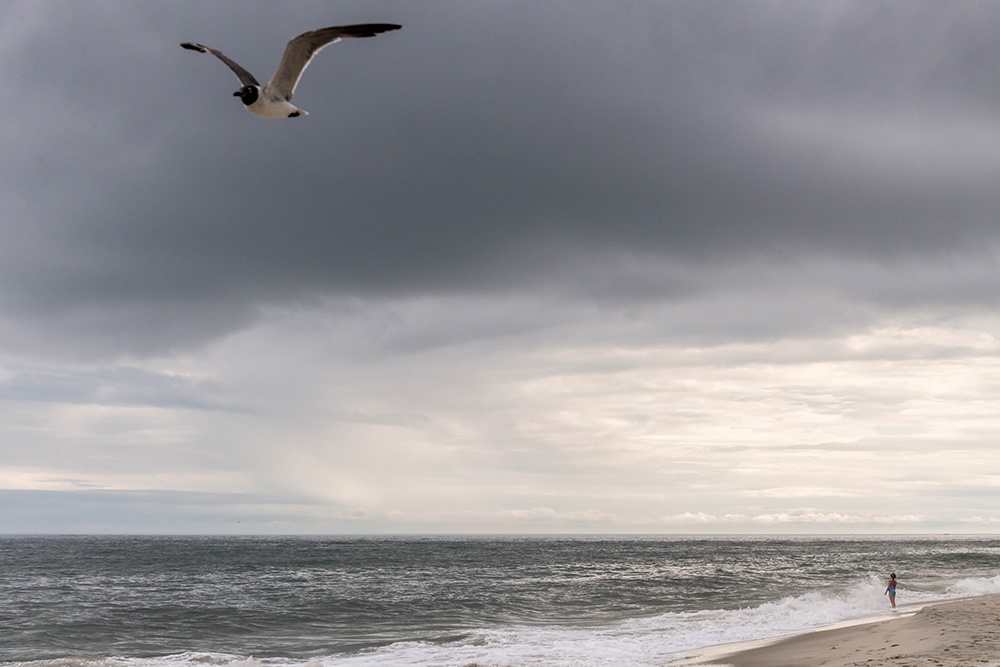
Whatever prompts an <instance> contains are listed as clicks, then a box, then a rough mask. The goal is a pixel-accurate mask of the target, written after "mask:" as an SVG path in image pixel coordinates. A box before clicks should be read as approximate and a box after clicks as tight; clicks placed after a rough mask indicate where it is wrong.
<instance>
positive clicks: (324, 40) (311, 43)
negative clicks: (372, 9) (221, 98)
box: [181, 23, 402, 118]
mask: <svg viewBox="0 0 1000 667" xmlns="http://www.w3.org/2000/svg"><path fill="white" fill-rule="evenodd" d="M401 27H402V26H398V25H395V24H392V23H364V24H361V25H339V26H332V27H330V28H320V29H319V30H311V31H309V32H304V33H302V34H301V35H299V36H298V37H295V38H294V39H292V40H290V41H289V42H288V45H287V46H286V47H285V53H284V55H282V56H281V62H280V63H278V69H277V71H275V73H274V76H272V77H271V80H270V81H268V82H267V85H265V86H264V87H263V88H261V85H260V84H259V83H258V82H257V79H255V78H254V76H253V74H251V73H250V72H248V71H246V70H245V69H243V68H242V67H240V66H239V64H237V63H236V62H234V61H233V60H232V59H230V58H228V57H227V56H226V55H224V54H223V53H222V52H221V51H216V50H215V49H212V48H209V47H207V46H203V45H201V44H192V43H191V42H184V43H183V44H181V46H183V47H184V48H185V49H191V50H192V51H198V52H199V53H211V54H212V55H213V56H215V57H216V58H218V59H219V60H221V61H222V62H224V63H226V65H227V66H228V67H229V69H231V70H233V72H235V73H236V76H237V77H239V80H240V84H242V87H241V88H240V89H239V90H237V91H236V92H235V93H233V96H234V97H239V98H240V99H241V100H243V106H245V107H246V108H247V111H249V112H250V113H252V114H253V115H255V116H260V117H261V118H297V117H298V116H308V115H309V112H308V111H303V110H302V109H299V108H298V107H296V106H295V105H294V104H292V95H293V94H294V93H295V86H297V85H298V83H299V79H300V78H302V72H304V71H305V69H306V67H308V66H309V63H310V62H311V61H312V59H313V56H315V55H316V54H317V53H319V52H320V51H321V50H322V49H324V48H325V47H327V46H329V45H330V44H333V43H334V42H339V41H340V39H341V38H342V37H374V36H375V35H378V34H379V33H383V32H388V31H390V30H399V29H400V28H401Z"/></svg>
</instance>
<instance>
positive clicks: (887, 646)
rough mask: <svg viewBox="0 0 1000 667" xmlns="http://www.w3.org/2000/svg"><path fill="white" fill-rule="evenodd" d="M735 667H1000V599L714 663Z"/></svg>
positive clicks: (954, 605) (802, 638) (939, 607)
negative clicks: (975, 666)
mask: <svg viewBox="0 0 1000 667" xmlns="http://www.w3.org/2000/svg"><path fill="white" fill-rule="evenodd" d="M702 664H706V665H717V666H719V665H728V666H730V667H875V666H878V667H882V666H885V667H971V666H974V665H981V666H984V667H1000V595H987V596H983V597H972V598H964V599H961V600H956V601H952V602H943V603H938V604H933V605H929V606H926V607H924V608H922V609H920V610H918V611H917V612H916V613H913V614H903V613H901V614H900V617H899V618H892V619H888V620H884V621H878V622H874V623H866V624H863V625H854V626H849V627H843V628H837V629H832V630H820V631H816V632H808V633H805V634H801V635H796V636H794V637H789V638H787V639H782V640H779V641H777V642H774V643H771V644H767V645H765V646H760V647H756V648H751V649H748V650H743V651H739V652H737V653H732V654H729V655H726V656H725V657H722V658H715V659H713V661H712V662H707V663H702Z"/></svg>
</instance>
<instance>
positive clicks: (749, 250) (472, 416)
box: [0, 1, 1000, 532]
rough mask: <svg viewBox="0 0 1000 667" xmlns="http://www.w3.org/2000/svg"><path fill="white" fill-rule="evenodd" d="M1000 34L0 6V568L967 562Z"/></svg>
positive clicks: (984, 348) (856, 12)
mask: <svg viewBox="0 0 1000 667" xmlns="http://www.w3.org/2000/svg"><path fill="white" fill-rule="evenodd" d="M383 21H386V22H396V23H401V24H403V26H404V27H403V30H401V31H399V32H394V33H392V34H388V35H383V36H380V37H378V38H374V39H366V40H345V42H343V43H340V44H336V45H334V46H332V47H330V48H329V49H327V50H325V51H324V52H323V53H321V54H320V55H319V56H318V57H317V58H316V60H315V61H314V63H313V64H312V66H311V67H310V68H309V70H308V71H307V73H306V74H305V76H304V78H303V80H302V83H301V85H300V87H299V90H298V91H297V93H296V98H295V101H296V104H298V105H299V106H301V107H303V108H305V109H307V110H309V111H310V112H311V115H310V116H309V117H308V118H301V119H295V120H291V121H281V122H264V121H260V120H259V119H256V118H254V117H252V116H250V115H249V114H247V113H246V112H245V111H243V110H242V109H241V108H240V103H239V101H238V100H237V99H236V98H233V97H232V96H231V92H232V90H235V87H236V82H235V78H234V77H233V76H232V73H231V72H229V71H228V70H227V69H226V68H225V67H224V66H222V65H221V63H219V62H218V61H216V60H215V59H214V58H206V57H204V56H200V55H199V54H195V53H192V52H188V51H184V50H182V49H180V48H179V47H178V43H179V42H181V41H188V40H191V41H197V42H201V43H205V44H208V45H210V46H213V47H215V48H218V49H220V50H222V51H223V52H225V53H226V54H227V55H229V56H230V57H232V58H234V59H235V60H237V61H238V62H240V63H241V64H242V65H244V66H245V67H247V68H248V69H250V70H251V71H253V72H254V73H255V74H256V75H257V76H258V78H259V79H261V80H265V79H266V78H267V77H269V76H270V73H271V71H273V68H274V65H275V63H276V62H277V59H278V57H279V56H280V53H281V49H282V48H283V44H284V41H285V40H287V39H288V38H289V37H291V36H293V35H295V34H296V33H298V32H301V31H303V30H306V29H310V28H315V27H318V26H320V25H327V24H331V23H333V24H337V23H354V22H383ZM998 22H1000V10H998V9H997V8H995V7H992V6H990V5H986V4H979V3H962V4H958V5H941V4H940V3H933V2H906V3H904V2H899V1H897V2H857V3H828V4H819V5H802V4H801V3H782V2H778V3H768V4H749V5H744V4H722V3H705V2H673V3H668V4H662V3H650V2H626V3H616V4H615V5H613V6H611V5H606V4H604V3H593V4H584V5H581V4H579V3H568V2H567V3H560V2H550V3H544V4H542V5H538V4H532V3H513V4H510V3H505V4H500V5H482V6H481V5H469V6H464V5H463V6H456V5H454V4H451V3H437V2H431V3H423V4H420V5H413V4H410V3H399V2H376V3H366V4H365V5H364V6H363V7H362V6H353V5H346V4H345V5H338V6H333V7H331V6H330V5H329V4H328V3H297V4H295V5H293V6H282V7H278V6H274V7H263V8H258V9H255V10H254V11H253V12H239V11H234V9H233V8H232V7H227V6H222V5H219V6H214V5H207V6H206V5H204V4H201V3H194V2H181V3H176V4H173V5H171V6H170V7H169V8H161V7H157V6H145V5H133V4H129V3H122V2H113V1H107V2H96V1H95V2H91V3H88V4H87V5H86V6H79V7H77V6H74V5H66V4H64V3H47V2H30V3H29V2H13V3H8V4H6V5H5V6H4V7H3V8H2V9H0V26H2V27H0V57H2V58H3V59H4V62H5V63H8V66H7V67H5V70H4V72H3V73H0V80H2V83H3V87H4V90H6V91H8V92H9V94H8V95H6V96H4V98H3V99H2V100H0V148H2V150H3V153H4V155H6V156H9V159H6V160H4V161H2V162H0V175H2V179H0V197H2V201H3V202H4V204H3V212H4V215H3V216H2V219H0V224H2V225H3V231H4V239H5V242H4V244H2V245H0V307H2V310H0V313H2V316H0V410H2V411H3V413H4V419H3V420H2V426H0V432H2V437H0V442H2V443H4V444H0V453H2V458H0V469H2V470H3V474H2V475H0V480H2V484H0V487H2V488H3V489H4V491H3V493H5V494H7V495H9V496H10V497H11V498H18V499H20V500H18V501H17V502H16V503H12V504H11V505H10V507H12V508H15V507H16V508H18V509H10V510H8V511H6V514H3V513H0V530H6V531H8V532H11V531H14V532H33V531H49V530H56V531H62V530H96V531H117V532H136V531H138V532H143V531H144V530H151V531H154V532H188V531H194V532H226V531H230V530H237V531H247V532H253V531H264V532H301V531H305V532H344V531H348V532H378V531H391V532H394V531H403V532H406V531H432V532H439V531H444V532H448V531H463V532H467V531H502V532H547V531H571V532H594V531H616V532H661V531H689V530H690V531H709V532H769V531H772V530H774V531H785V530H791V531H803V530H805V531H819V532H826V531H850V532H856V531H865V530H880V531H881V530H886V529H887V527H888V529H890V530H893V529H898V530H900V531H908V532H914V531H915V532H919V531H921V530H955V529H967V530H995V526H996V524H997V521H998V518H997V514H996V512H995V511H994V510H992V509H991V508H990V505H989V504H988V499H989V497H990V495H991V494H992V493H994V492H995V490H996V486H997V484H998V482H997V480H998V479H1000V477H998V474H1000V459H998V457H997V455H996V454H995V453H994V447H993V443H994V442H995V438H996V435H997V430H998V424H997V422H996V420H995V418H994V417H993V414H992V413H993V412H994V410H992V405H993V402H994V401H995V396H996V389H997V386H996V382H994V381H993V380H992V378H993V377H996V373H995V368H994V367H995V366H996V364H997V353H998V340H997V336H996V332H997V330H998V329H997V324H998V311H997V305H998V304H997V299H998V297H997V295H998V294H1000V289H998V288H1000V284H998V282H1000V281H998V272H997V247H998V246H997V240H998V227H997V224H996V212H997V210H1000V195H998V192H1000V190H998V188H997V187H996V183H997V182H998V181H1000V153H998V152H997V151H996V150H995V147H994V142H993V141H991V140H992V138H993V136H994V134H995V133H996V132H997V131H998V130H1000V114H998V112H997V109H1000V99H998V97H1000V92H998V88H997V87H996V86H995V85H994V81H993V78H994V77H993V73H994V72H995V71H996V70H997V66H998V65H1000V46H997V44H996V40H995V38H994V35H995V32H996V30H995V28H996V26H997V24H998ZM84 500H85V502H82V504H81V505H80V507H84V508H90V509H89V510H86V511H85V510H83V509H81V510H80V512H78V513H74V514H72V515H69V514H64V515H60V514H59V513H58V512H57V511H52V512H49V511H48V510H46V508H49V507H61V506H74V504H75V503H78V502H81V501H84ZM59 516H64V517H68V518H63V519H60V518H58V517H59ZM152 517H155V518H156V520H155V521H154V522H153V523H149V521H151V520H152ZM147 520H149V521H147ZM237 521H238V522H239V523H236V522H237ZM146 525H148V526H150V527H147V528H145V529H144V528H143V526H146ZM237 526H238V528H237Z"/></svg>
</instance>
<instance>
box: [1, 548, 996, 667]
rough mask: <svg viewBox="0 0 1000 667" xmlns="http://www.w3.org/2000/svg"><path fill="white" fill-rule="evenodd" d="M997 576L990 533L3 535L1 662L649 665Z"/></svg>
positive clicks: (74, 665)
mask: <svg viewBox="0 0 1000 667" xmlns="http://www.w3.org/2000/svg"><path fill="white" fill-rule="evenodd" d="M890 571H893V572H896V573H897V576H898V578H899V582H900V583H899V594H898V597H897V603H898V604H899V605H900V607H901V609H905V607H906V605H914V604H921V603H926V602H931V601H938V600H944V599H948V598H955V597H962V596H968V595H981V594H988V593H1000V538H998V537H892V538H868V537H797V538H795V537H792V538H789V537H711V538H703V537H572V538H569V537H541V538H540V537H425V538H418V537H350V538H348V537H331V538H316V537H282V538H272V537H266V538H265V537H89V536H88V537H83V536H81V537H0V573H2V575H0V667H8V666H13V665H18V666H23V667H270V666H274V667H286V666H288V667H291V666H295V667H337V666H344V667H348V666H349V667H368V666H375V665H378V666H380V667H387V666H388V667H396V666H403V665H406V666H408V667H410V666H431V665H433V666H435V667H447V666H455V667H468V666H470V665H475V666H477V667H487V666H496V667H500V666H511V667H514V666H517V667H529V666H538V667H543V666H544V667H554V666H570V665H572V666H574V667H576V666H584V667H586V666H591V665H593V666H597V665H602V666H612V665H613V666H615V667H632V666H635V667H640V666H642V667H646V666H652V665H656V666H663V665H669V664H670V663H671V662H674V661H677V660H679V659H681V658H684V657H686V656H690V655H692V653H693V651H694V650H695V649H697V648H699V647H705V646H710V645H716V644H720V643H730V642H740V641H748V640H753V639H760V638H765V637H773V636H779V635H786V634H793V633H797V632H801V631H805V630H809V629H812V628H816V627H820V626H824V625H828V624H832V623H837V622H841V621H849V620H852V619H859V618H878V617H887V616H888V615H889V614H890V613H891V612H890V610H889V605H888V602H887V600H886V598H885V596H884V595H883V591H884V590H885V578H886V577H887V576H888V574H889V572H890Z"/></svg>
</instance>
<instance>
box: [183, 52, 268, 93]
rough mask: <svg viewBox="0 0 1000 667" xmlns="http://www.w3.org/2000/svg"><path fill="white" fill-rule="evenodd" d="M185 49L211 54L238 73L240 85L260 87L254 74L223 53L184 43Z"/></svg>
mask: <svg viewBox="0 0 1000 667" xmlns="http://www.w3.org/2000/svg"><path fill="white" fill-rule="evenodd" d="M181 46H183V47H184V48H185V49H191V50H192V51H197V52H198V53H211V54H212V55H213V56H215V57H216V58H218V59H219V60H221V61H222V62H224V63H226V65H227V66H228V67H229V69H231V70H233V71H234V72H236V76H238V77H239V78H240V84H242V85H244V86H259V85H260V84H259V83H257V79H255V78H253V74H251V73H250V72H248V71H246V70H245V69H243V68H242V67H240V66H239V63H237V62H235V61H233V60H231V59H230V58H228V57H227V56H226V55H225V54H224V53H222V51H216V50H215V49H212V48H209V47H207V46H203V45H201V44H192V43H191V42H184V43H183V44H181Z"/></svg>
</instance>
